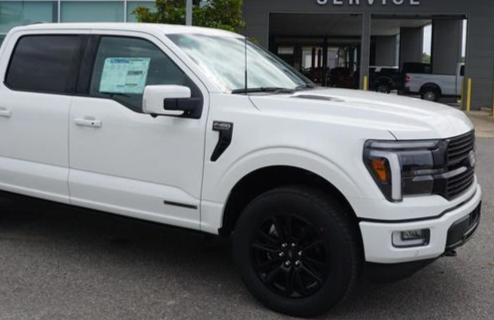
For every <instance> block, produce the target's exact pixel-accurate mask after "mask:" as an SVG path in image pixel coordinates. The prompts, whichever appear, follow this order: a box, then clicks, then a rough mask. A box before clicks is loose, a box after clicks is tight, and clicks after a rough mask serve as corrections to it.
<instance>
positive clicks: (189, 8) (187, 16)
mask: <svg viewBox="0 0 494 320" xmlns="http://www.w3.org/2000/svg"><path fill="white" fill-rule="evenodd" d="M185 24H186V25H188V26H191V25H192V0H187V4H186V9H185Z"/></svg>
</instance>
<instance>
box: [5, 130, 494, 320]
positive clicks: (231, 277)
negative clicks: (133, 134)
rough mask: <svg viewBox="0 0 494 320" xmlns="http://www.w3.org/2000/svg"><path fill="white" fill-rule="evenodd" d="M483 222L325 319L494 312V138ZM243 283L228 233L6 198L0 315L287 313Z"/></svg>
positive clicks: (481, 170) (481, 153)
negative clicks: (441, 252) (405, 275)
mask: <svg viewBox="0 0 494 320" xmlns="http://www.w3.org/2000/svg"><path fill="white" fill-rule="evenodd" d="M478 178H479V179H480V182H481V184H482V187H483V190H484V201H483V217H482V224H481V227H480V228H479V230H478V232H477V234H476V236H475V238H474V239H473V240H472V241H471V242H469V243H468V244H467V245H466V246H465V247H463V248H460V249H459V250H458V256H457V257H455V258H441V259H439V260H438V261H436V262H435V263H434V264H432V265H430V266H429V267H427V268H426V269H424V270H422V271H420V272H419V273H417V274H416V275H415V276H413V277H412V278H410V279H407V280H405V281H402V282H398V283H394V284H390V285H372V284H368V283H361V284H360V285H359V286H358V288H357V290H356V291H355V294H354V295H353V297H351V298H350V299H349V300H348V301H346V303H344V304H343V305H341V306H340V307H338V308H337V309H335V310H334V311H333V312H332V313H330V314H328V315H325V316H323V317H321V319H420V320H423V319H465V320H472V319H494V193H493V190H494V139H488V138H479V139H478ZM286 318H287V317H285V316H282V315H278V314H276V313H273V312H271V311H269V310H267V309H265V308H264V307H263V306H261V305H260V304H259V303H258V302H257V301H256V300H255V299H253V298H252V297H251V296H250V295H249V293H248V292H247V291H246V289H245V288H244V287H243V285H242V283H241V281H240V278H239V277H238V276H237V274H236V272H235V270H234V265H233V263H232V260H231V258H230V244H229V242H228V241H226V240H219V239H213V240H208V239H205V238H204V237H203V236H202V235H200V234H195V233H191V232H188V231H183V230H178V229H173V228H168V227H163V226H158V225H154V224H148V223H143V222H138V221H134V220H128V219H124V218H120V217H117V216H113V215H107V214H96V213H90V214H88V213H87V212H84V211H81V210H77V209H67V208H53V207H50V206H41V205H39V204H28V203H25V202H22V201H13V200H8V201H7V200H2V201H0V320H6V319H15V320H18V319H30V320H31V319H46V320H56V319H63V320H68V319H70V320H72V319H92V320H96V319H97V320H103V319H105V320H106V319H109V320H110V319H115V320H126V319H129V320H137V319H139V320H140V319H153V320H156V319H187V320H193V319H255V320H259V319H286Z"/></svg>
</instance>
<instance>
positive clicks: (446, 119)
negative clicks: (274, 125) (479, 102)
mask: <svg viewBox="0 0 494 320" xmlns="http://www.w3.org/2000/svg"><path fill="white" fill-rule="evenodd" d="M251 101H252V103H253V104H254V105H255V106H256V107H257V108H258V109H259V110H260V111H261V112H276V113H278V114H280V113H281V114H285V115H287V116H289V115H290V114H291V115H293V116H298V117H300V118H304V119H309V120H310V119H313V120H314V121H322V120H323V119H326V120H327V121H328V122H336V121H338V122H339V123H349V124H351V125H353V126H359V127H372V128H373V129H382V130H388V131H389V132H391V133H392V134H393V135H394V136H395V137H396V138H397V139H398V140H414V139H444V138H451V137H454V136H458V135H461V134H463V133H466V132H468V131H471V130H472V129H473V128H474V127H473V125H472V123H471V122H470V120H469V119H468V117H467V116H466V115H465V114H464V113H463V112H461V111H460V110H457V109H455V108H453V107H449V106H446V105H441V104H437V103H432V102H427V101H423V100H419V99H414V98H409V97H400V96H395V95H386V94H380V93H374V92H365V91H358V90H345V89H324V88H321V89H314V90H308V91H301V92H297V93H295V94H290V95H251Z"/></svg>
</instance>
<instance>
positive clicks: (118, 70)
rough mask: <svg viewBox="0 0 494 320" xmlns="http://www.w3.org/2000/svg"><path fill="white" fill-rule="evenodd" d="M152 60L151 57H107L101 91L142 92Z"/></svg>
mask: <svg viewBox="0 0 494 320" xmlns="http://www.w3.org/2000/svg"><path fill="white" fill-rule="evenodd" d="M150 62H151V59H150V58H106V60H105V65H104V67H103V73H102V75H101V83H100V88H99V91H100V92H105V93H127V94H142V93H143V92H144V87H145V86H146V80H147V77H148V72H149V64H150Z"/></svg>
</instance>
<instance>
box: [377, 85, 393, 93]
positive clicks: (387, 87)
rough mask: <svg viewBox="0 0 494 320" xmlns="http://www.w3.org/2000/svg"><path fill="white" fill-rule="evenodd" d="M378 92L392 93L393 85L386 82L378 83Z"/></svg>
mask: <svg viewBox="0 0 494 320" xmlns="http://www.w3.org/2000/svg"><path fill="white" fill-rule="evenodd" d="M376 92H379V93H386V94H389V93H391V85H390V84H389V83H385V82H382V83H378V84H377V85H376Z"/></svg>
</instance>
